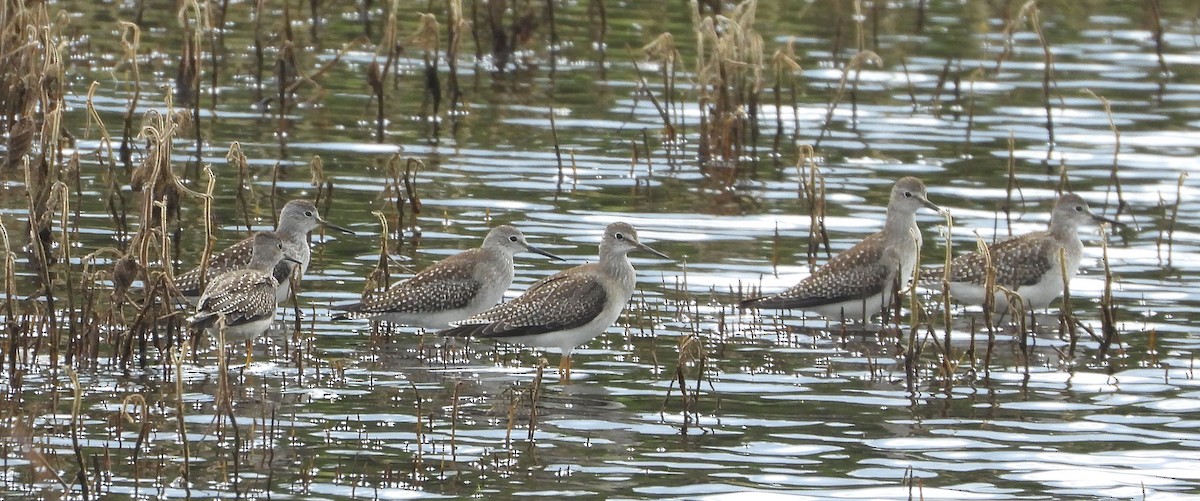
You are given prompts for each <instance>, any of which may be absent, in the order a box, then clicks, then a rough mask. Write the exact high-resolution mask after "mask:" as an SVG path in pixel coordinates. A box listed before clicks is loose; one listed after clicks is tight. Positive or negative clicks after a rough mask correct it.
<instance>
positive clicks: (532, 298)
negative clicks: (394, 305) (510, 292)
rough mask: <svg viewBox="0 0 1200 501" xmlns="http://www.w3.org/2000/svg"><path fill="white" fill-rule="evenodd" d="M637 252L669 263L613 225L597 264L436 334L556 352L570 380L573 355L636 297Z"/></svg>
mask: <svg viewBox="0 0 1200 501" xmlns="http://www.w3.org/2000/svg"><path fill="white" fill-rule="evenodd" d="M638 249H641V250H644V251H646V252H650V253H653V254H655V255H657V256H659V257H662V258H665V259H670V258H669V257H667V255H666V254H663V253H661V252H659V251H656V250H654V249H651V248H650V247H648V246H646V245H644V244H642V243H641V242H639V241H638V238H637V231H636V230H634V229H633V226H630V225H629V224H627V223H612V224H610V225H608V228H606V229H605V230H604V237H603V238H602V239H601V240H600V260H599V261H598V262H596V263H589V264H585V265H581V266H576V267H574V268H570V269H567V270H564V271H562V272H560V273H558V274H556V275H554V276H551V277H548V278H546V279H543V280H541V281H539V282H537V283H535V284H533V286H532V287H530V288H529V290H528V291H526V292H525V293H524V294H522V295H520V296H519V297H517V298H516V299H513V300H512V301H509V302H507V303H503V304H500V305H497V306H495V307H493V308H492V309H489V310H487V311H485V312H483V313H480V314H478V315H475V316H472V317H471V318H468V319H466V320H462V321H459V322H453V324H454V325H455V327H451V328H449V329H446V330H443V331H441V332H439V333H438V334H441V335H444V336H460V337H475V338H491V339H498V340H500V341H505V342H510V343H521V344H524V345H527V346H538V347H548V348H558V349H559V350H560V351H561V352H562V358H561V359H560V362H559V364H558V369H559V376H560V378H562V379H564V380H567V379H570V377H571V351H572V350H574V349H575V347H576V346H579V345H581V344H583V343H586V342H588V341H590V340H591V339H592V338H595V337H596V336H598V335H600V334H601V333H603V332H604V331H605V329H608V327H609V326H610V325H612V324H613V322H616V321H617V317H619V316H620V315H621V311H622V310H624V309H625V305H626V304H627V303H629V299H630V298H631V297H633V290H634V286H635V285H636V283H637V277H636V275H635V274H634V271H633V265H632V264H630V263H629V256H628V254H629V253H630V252H632V251H634V250H638Z"/></svg>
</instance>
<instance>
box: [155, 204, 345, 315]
mask: <svg viewBox="0 0 1200 501" xmlns="http://www.w3.org/2000/svg"><path fill="white" fill-rule="evenodd" d="M317 226H325V227H327V228H332V229H335V230H337V231H340V232H342V233H346V234H349V235H353V234H354V232H353V231H350V230H348V229H346V228H343V227H341V226H338V225H336V224H333V223H330V222H329V221H326V220H325V219H323V218H321V214H320V213H318V212H317V206H316V205H314V204H313V203H312V202H310V201H308V200H292V201H290V202H288V203H287V204H286V205H284V206H283V210H281V211H280V212H279V225H278V226H277V227H276V228H275V231H274V233H275V235H276V236H278V237H279V239H280V240H282V241H283V252H284V255H286V256H287V257H289V258H291V259H290V260H289V261H279V262H278V263H279V264H278V265H276V267H275V270H274V271H273V272H272V274H273V275H274V277H275V280H276V281H278V282H279V285H278V286H277V287H276V288H275V299H276V301H277V302H279V303H282V302H284V301H287V300H288V298H289V297H290V296H291V285H292V281H291V276H292V273H293V271H294V270H296V269H299V273H298V274H297V278H299V277H303V276H304V272H306V271H308V263H309V256H310V255H311V253H310V251H309V248H308V233H309V232H311V231H313V230H315V229H316V228H317ZM253 249H254V237H249V238H246V239H245V240H242V241H241V242H238V243H236V244H233V245H231V246H229V248H227V249H225V250H223V251H221V252H220V253H218V254H216V255H214V256H212V257H211V258H209V260H208V277H209V278H210V279H211V278H213V277H216V276H219V275H221V274H222V273H225V272H227V271H230V270H236V269H239V268H245V267H246V265H248V264H249V263H250V256H251V254H252V252H253ZM296 263H299V264H296ZM200 283H201V280H200V268H199V267H196V268H194V269H192V270H190V271H188V272H187V273H184V274H182V275H179V276H178V277H176V278H175V286H176V287H177V288H178V289H179V292H180V293H182V294H183V297H185V298H187V299H188V300H189V301H194V300H195V299H196V298H198V297H199V296H200V292H201V290H200Z"/></svg>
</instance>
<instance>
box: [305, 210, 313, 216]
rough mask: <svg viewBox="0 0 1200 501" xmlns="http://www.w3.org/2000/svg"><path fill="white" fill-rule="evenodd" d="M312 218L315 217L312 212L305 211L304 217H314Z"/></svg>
mask: <svg viewBox="0 0 1200 501" xmlns="http://www.w3.org/2000/svg"><path fill="white" fill-rule="evenodd" d="M312 216H313V213H312V211H310V210H306V211H304V217H312Z"/></svg>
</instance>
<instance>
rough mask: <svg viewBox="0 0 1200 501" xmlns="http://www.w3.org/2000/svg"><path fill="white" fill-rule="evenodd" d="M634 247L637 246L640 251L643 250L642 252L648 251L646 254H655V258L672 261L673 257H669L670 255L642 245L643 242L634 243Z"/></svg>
mask: <svg viewBox="0 0 1200 501" xmlns="http://www.w3.org/2000/svg"><path fill="white" fill-rule="evenodd" d="M634 245H637V248H639V249H641V250H644V251H646V252H649V253H651V254H654V255H655V256H658V257H661V258H663V259H671V256H668V255H666V254H663V253H661V252H659V251H656V250H654V249H651V248H650V246H649V245H646V244H644V243H641V242H634Z"/></svg>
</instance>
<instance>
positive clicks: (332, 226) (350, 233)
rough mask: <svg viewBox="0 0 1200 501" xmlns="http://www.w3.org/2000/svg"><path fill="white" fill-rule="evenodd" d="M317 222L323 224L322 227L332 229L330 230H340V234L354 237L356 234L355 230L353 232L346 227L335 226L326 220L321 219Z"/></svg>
mask: <svg viewBox="0 0 1200 501" xmlns="http://www.w3.org/2000/svg"><path fill="white" fill-rule="evenodd" d="M317 222H319V223H321V225H322V226H324V227H326V228H330V229H334V230H338V231H340V232H342V233H345V234H347V235H353V234H354V231H353V230H351V229H350V228H346V227H344V226H338V225H336V224H333V223H331V222H329V221H326V220H324V219H321V218H317Z"/></svg>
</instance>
